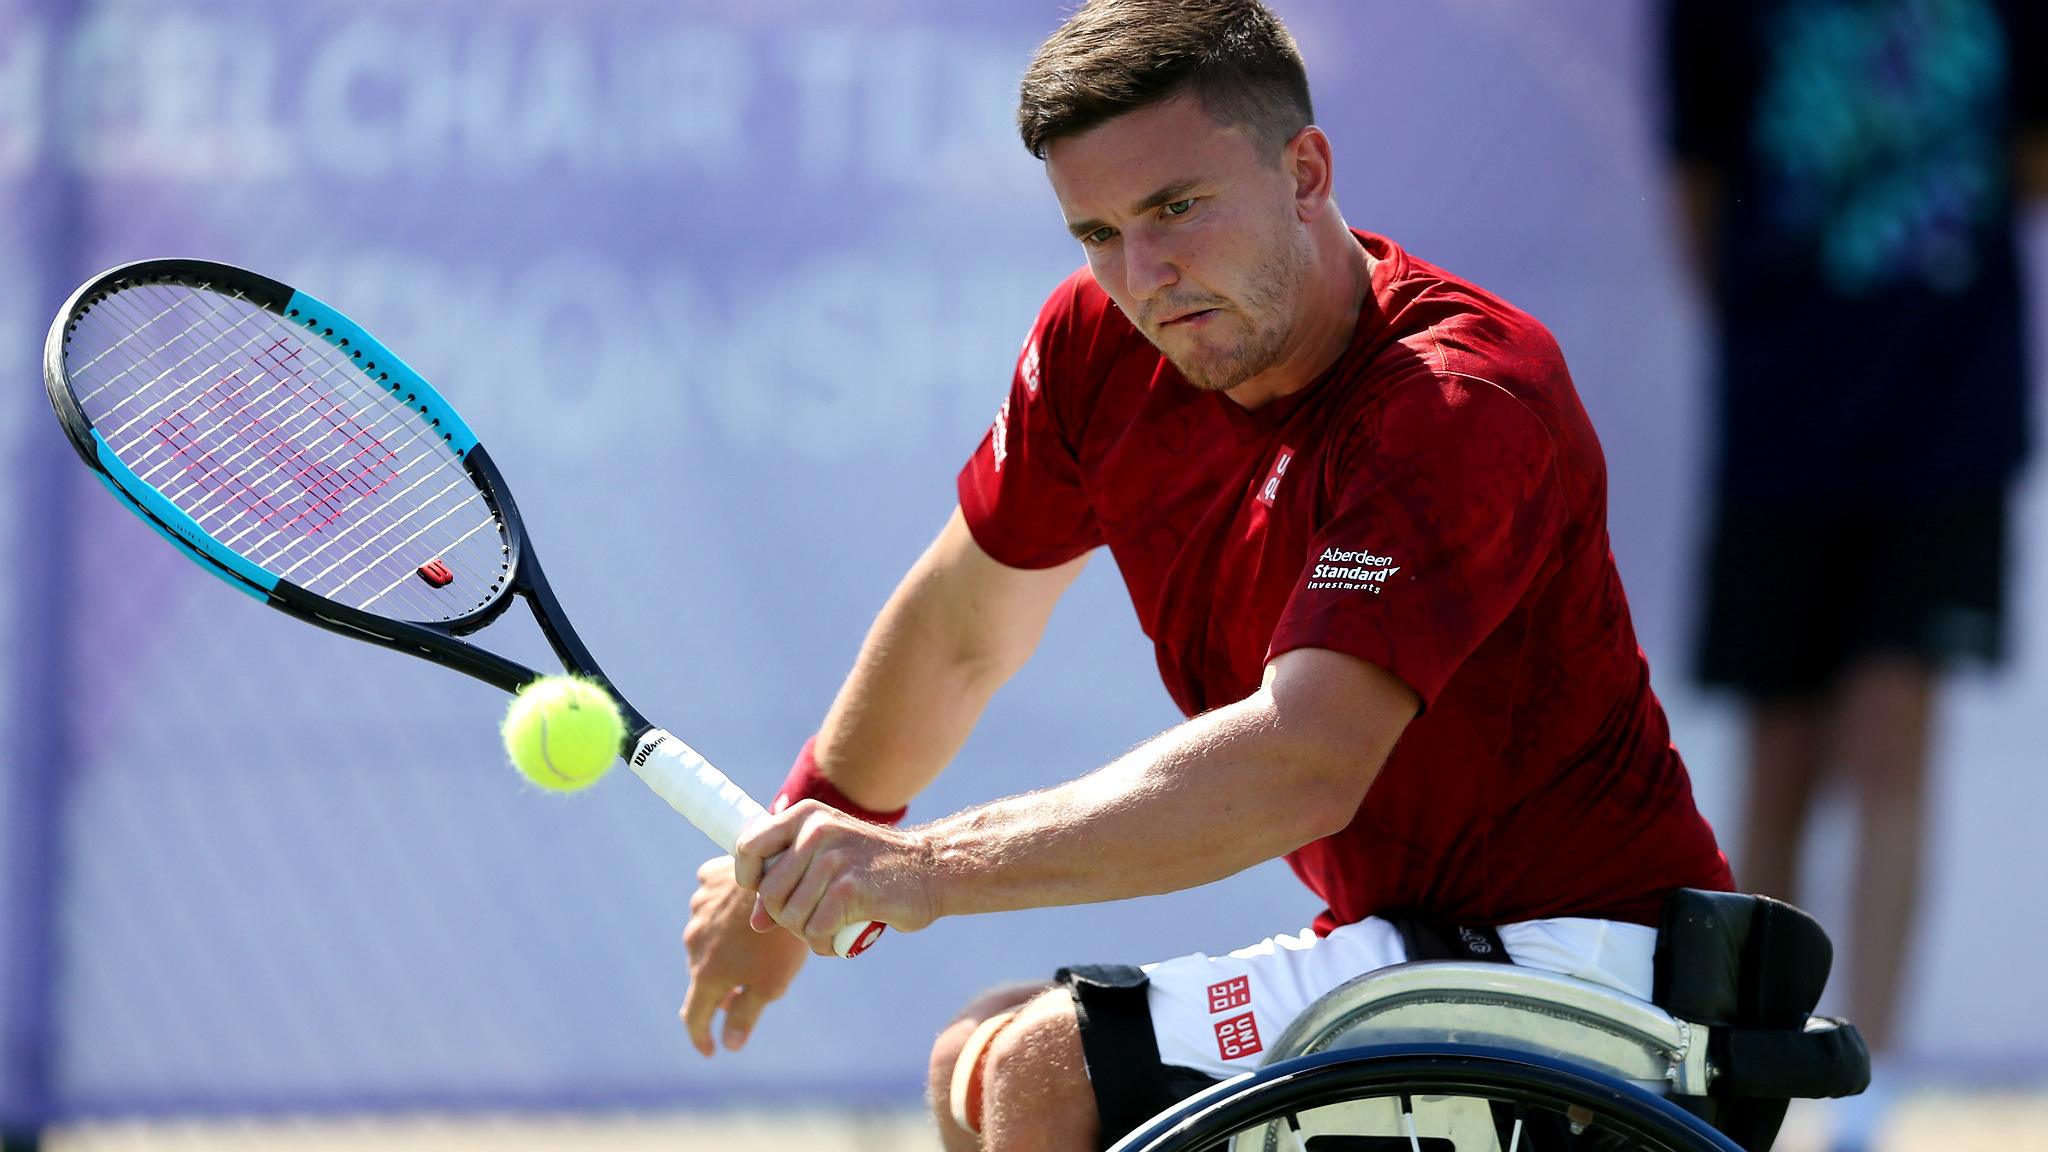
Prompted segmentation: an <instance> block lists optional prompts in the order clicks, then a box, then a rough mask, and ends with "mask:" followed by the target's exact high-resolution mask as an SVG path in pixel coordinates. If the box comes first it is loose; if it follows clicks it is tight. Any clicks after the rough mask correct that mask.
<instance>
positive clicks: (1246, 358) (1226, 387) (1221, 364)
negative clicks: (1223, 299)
mask: <svg viewBox="0 0 2048 1152" xmlns="http://www.w3.org/2000/svg"><path fill="white" fill-rule="evenodd" d="M1266 251H1267V256H1266V258H1265V259H1264V260H1262V261H1260V262H1259V264H1258V266H1257V267H1256V268H1255V269H1254V270H1253V274H1252V277H1251V280H1250V283H1249V284H1248V285H1247V287H1246V288H1245V291H1244V293H1243V295H1242V296H1241V298H1240V299H1238V300H1237V301H1235V302H1230V303H1225V304H1223V307H1225V308H1226V309H1227V310H1228V312H1229V313H1230V314H1231V315H1233V316H1234V317H1235V318H1236V319H1237V320H1238V321H1239V323H1241V324H1242V325H1243V326H1244V327H1245V329H1246V331H1245V334H1244V336H1243V337H1242V338H1241V339H1240V340H1238V342H1237V343H1236V344H1235V345H1232V346H1230V347H1227V348H1222V349H1216V348H1213V347H1210V348H1199V349H1187V350H1184V351H1183V352H1181V353H1178V354H1177V353H1175V352H1174V351H1172V350H1170V349H1168V348H1167V347H1166V346H1165V345H1164V344H1162V343H1161V342H1160V341H1159V339H1158V337H1157V336H1156V335H1153V334H1152V333H1147V336H1148V338H1150V339H1151V341H1152V345H1153V346H1154V347H1156V348H1158V349H1159V351H1160V353H1161V354H1162V355H1164V356H1165V357H1166V359H1167V360H1168V361H1169V362H1170V363H1172V365H1173V366H1174V367H1175V368H1176V369H1179V371H1180V374H1181V376H1182V377H1183V378H1185V379H1186V380H1187V382H1188V383H1190V384H1192V385H1194V386H1195V387H1196V388H1199V389H1201V390H1202V391H1204V392H1228V391H1230V390H1231V389H1232V388H1235V387H1237V386H1238V385H1240V384H1242V383H1244V382H1245V381H1247V380H1250V379H1251V378H1252V377H1254V376H1257V375H1258V374H1259V373H1261V372H1264V371H1266V370H1267V369H1269V368H1271V367H1273V366H1274V365H1275V364H1278V363H1279V362H1280V359H1281V357H1282V356H1284V355H1286V353H1287V346H1288V344H1289V342H1290V341H1291V339H1292V337H1293V336H1294V330H1295V327H1296V325H1297V324H1298V323H1299V321H1300V311H1301V301H1302V298H1303V296H1304V294H1305V293H1304V287H1305V284H1306V282H1307V279H1308V269H1309V251H1308V241H1307V238H1306V237H1304V236H1301V235H1299V234H1293V235H1287V236H1284V237H1276V238H1275V240H1274V243H1272V244H1271V245H1269V246H1268V247H1267V250H1266ZM1190 353H1192V355H1191V354H1190Z"/></svg>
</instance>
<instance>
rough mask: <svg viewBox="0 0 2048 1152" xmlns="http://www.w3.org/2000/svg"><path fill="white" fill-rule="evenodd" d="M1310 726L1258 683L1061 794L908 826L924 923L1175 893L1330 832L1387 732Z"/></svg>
mask: <svg viewBox="0 0 2048 1152" xmlns="http://www.w3.org/2000/svg"><path fill="white" fill-rule="evenodd" d="M1310 716H1311V719H1310V720H1308V721H1294V722H1290V717H1289V715H1288V710H1287V709H1286V708H1285V707H1283V705H1282V704H1281V702H1280V701H1278V700H1276V698H1275V696H1274V694H1273V692H1272V691H1271V685H1270V684H1269V685H1268V687H1267V688H1263V689H1261V690H1260V691H1259V692H1258V693H1255V694H1254V695H1253V696H1251V697H1249V698H1247V699H1245V700H1243V701H1240V702H1238V703H1236V704H1233V705H1230V706H1229V707H1225V708H1220V709H1217V710H1215V711H1213V712H1208V713H1205V714H1203V715H1202V716H1199V717H1196V718H1195V719H1193V720H1190V721H1188V722H1187V723H1185V724H1182V725H1180V726H1179V727H1176V728H1174V729H1172V730H1170V731H1168V732H1166V733H1165V734H1163V735H1161V736H1159V737H1158V738H1156V739H1154V740H1152V741H1150V742H1148V743H1146V744H1145V745H1143V746H1141V747H1139V748H1137V749H1136V750H1134V751H1132V752H1131V753H1129V754H1128V755H1126V756H1124V757H1123V758H1121V759H1119V760H1117V761H1116V762H1114V763H1112V764H1110V765H1108V766H1107V767H1104V768H1102V769H1100V770H1098V771H1095V772H1093V773H1090V774H1089V775H1087V776H1084V777H1082V778H1080V779H1078V780H1075V781H1072V782H1071V783H1068V784H1064V785H1061V786H1060V787H1057V788H1052V789H1049V790H1047V791H1044V792H1037V793H1033V794H1031V795H1027V796H1018V797H1013V798H1010V799H1007V800H1000V801H997V802H995V803H992V804H988V805H984V806H982V807H979V808H973V809H969V810H967V811H965V812H962V813H960V814H958V815H956V816H951V817H948V818H946V819H944V820H940V821H937V822H935V823H933V824H930V825H927V826H925V827H924V828H921V829H918V830H917V831H919V832H921V833H924V834H925V837H926V842H927V843H929V844H930V845H932V847H933V849H934V851H935V854H936V860H935V862H934V877H935V881H936V883H935V886H934V894H933V902H934V912H935V914H937V915H941V916H945V915H963V914H968V913H975V912H996V911H1005V910H1010V909H1017V908H1037V907H1045V906H1049V905H1060V904H1083V903H1090V902H1094V901H1101V900H1117V899H1122V898H1125V897H1131V896H1144V895H1151V894H1154V893H1160V892H1172V891H1178V890H1180V889H1183V888H1192V887H1195V886H1197V885H1200V884H1206V883H1209V882H1210V881H1214V880H1220V879H1222V878H1224V877H1226V876H1229V875H1232V874H1234V873H1236V872H1239V871H1242V870H1243V869H1245V868H1248V867H1250V866H1252V865H1254V864H1257V863H1259V862H1261V861H1264V860H1270V859H1273V858H1274V857H1276V856H1281V855H1284V854H1286V853H1288V852H1291V851H1293V850H1294V849H1296V848H1299V847H1301V846H1302V845H1304V844H1306V843H1308V842H1310V841H1312V840H1315V839H1318V838H1320V837H1323V836H1326V835H1329V834H1330V833H1332V832H1335V831H1337V830H1339V829H1341V828H1342V827H1344V825H1346V824H1347V823H1349V822H1350V820H1351V816H1352V814H1353V812H1354V811H1355V810H1356V809H1357V807H1358V803H1359V801H1360V800H1361V799H1363V797H1364V795H1365V790H1366V788H1367V786H1368V785H1369V784H1370V783H1371V779H1372V775H1373V773H1374V772H1375V771H1376V770H1377V768H1378V766H1379V764H1380V763H1381V761H1382V760H1383V759H1384V758H1385V756H1386V753H1387V752H1388V751H1389V750H1390V749H1391V747H1392V744H1393V734H1395V733H1398V732H1399V730H1400V729H1399V724H1398V723H1394V724H1383V725H1381V726H1380V728H1379V729H1378V733H1384V736H1383V737H1381V736H1380V735H1378V734H1377V733H1374V734H1367V735H1364V736H1362V737H1360V738H1355V739H1332V730H1331V728H1330V726H1329V725H1327V724H1326V723H1323V722H1322V721H1323V719H1324V717H1322V716H1319V715H1315V714H1313V713H1311V714H1310ZM1400 719H1401V720H1405V716H1403V717H1401V718H1400ZM1340 731H1341V730H1340Z"/></svg>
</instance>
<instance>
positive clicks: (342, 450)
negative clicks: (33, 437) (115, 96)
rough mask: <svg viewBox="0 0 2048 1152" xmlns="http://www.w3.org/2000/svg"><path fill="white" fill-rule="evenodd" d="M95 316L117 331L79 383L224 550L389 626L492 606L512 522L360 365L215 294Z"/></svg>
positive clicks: (125, 447) (112, 297)
mask: <svg viewBox="0 0 2048 1152" xmlns="http://www.w3.org/2000/svg"><path fill="white" fill-rule="evenodd" d="M92 309H93V310H96V311H104V313H105V314H106V315H107V317H108V318H109V320H110V321H111V322H113V323H114V324H115V326H116V327H117V329H119V335H118V338H116V339H113V340H111V342H109V343H108V344H107V346H106V347H105V348H101V349H98V350H97V351H95V352H93V354H92V355H91V356H90V357H89V358H87V359H85V360H83V362H82V363H80V364H79V365H78V366H77V367H76V368H74V369H72V371H71V377H72V381H73V389H74V394H77V395H79V397H80V401H81V407H82V408H85V409H86V410H87V414H88V416H89V417H90V418H91V419H92V420H93V421H94V423H95V424H96V425H100V426H102V427H112V428H113V431H112V432H111V433H105V432H103V433H102V435H103V436H105V437H106V439H107V442H108V445H109V447H110V448H111V449H112V450H113V451H114V453H115V455H116V456H118V457H119V458H120V459H121V460H122V461H123V462H124V463H125V464H127V465H128V466H129V467H130V468H131V469H133V470H134V471H135V472H136V473H137V475H138V476H142V477H143V478H144V479H145V480H148V481H149V482H150V483H151V484H152V485H153V486H155V487H156V488H157V489H158V490H159V491H160V492H163V493H164V495H165V497H166V498H167V499H170V500H171V501H172V503H174V504H176V505H177V506H178V507H179V508H180V509H181V510H184V511H185V512H186V513H187V514H189V515H192V516H193V518H194V520H196V521H198V522H199V523H200V524H201V526H202V528H204V529H205V530H206V531H207V532H208V533H209V534H210V535H212V536H213V537H214V538H215V539H216V540H219V541H221V542H222V543H223V545H224V546H226V547H229V548H232V549H233V550H235V551H236V552H238V553H240V554H241V555H243V556H244V557H246V558H248V559H249V560H250V561H251V562H253V563H256V564H258V565H259V566H261V567H263V568H265V569H267V570H270V571H273V572H277V573H278V574H279V575H281V576H285V577H286V578H288V579H292V580H293V581H294V583H297V584H300V585H301V586H303V587H305V588H307V589H308V590H309V591H312V592H314V593H316V594H318V595H321V596H325V597H327V598H329V599H334V600H337V601H339V602H341V603H353V604H354V606H356V607H359V608H363V609H365V610H372V608H373V606H374V610H376V611H378V613H379V614H380V615H387V616H394V615H395V616H402V617H403V618H408V619H423V620H445V619H452V618H454V617H457V616H462V615H466V614H468V613H469V612H471V611H473V610H474V609H476V608H478V607H480V606H481V605H482V604H483V603H487V602H488V601H489V600H490V599H492V598H493V590H494V589H495V588H497V587H498V586H499V585H501V584H502V582H503V580H504V579H505V577H506V575H507V570H508V566H509V561H508V558H507V556H506V541H505V535H504V528H503V525H502V524H501V523H500V521H499V519H498V517H497V515H496V513H495V511H494V510H493V509H492V508H491V507H490V504H489V502H488V501H487V500H486V499H485V498H484V495H483V493H482V492H481V491H480V490H479V489H478V488H477V486H476V484H475V483H474V481H473V479H472V478H471V477H470V475H469V472H468V470H467V468H466V467H465V466H464V465H463V463H462V461H461V459H460V457H458V456H457V455H456V454H455V453H454V451H453V449H452V448H450V447H449V446H448V444H447V442H446V440H445V438H444V437H443V436H442V435H441V434H440V433H439V432H437V431H436V430H435V429H434V428H433V427H432V426H431V425H430V423H429V420H428V419H427V418H426V417H425V416H424V415H423V414H421V413H420V411H419V409H418V408H417V407H414V406H412V405H411V404H409V403H408V402H407V399H406V398H405V397H403V396H400V395H397V394H395V392H394V390H392V389H390V388H389V387H387V386H386V385H384V384H382V383H380V382H379V381H378V380H376V379H373V378H372V377H370V376H369V375H368V374H367V372H366V370H365V368H364V367H363V366H362V365H361V364H359V363H358V362H357V358H356V357H351V356H349V355H348V354H347V353H344V352H342V351H341V350H340V349H336V348H334V347H333V346H332V345H330V344H328V343H327V342H326V341H324V340H321V339H320V338H319V337H318V335H314V334H309V333H307V332H306V331H304V330H303V329H302V328H299V327H295V326H294V325H292V324H291V323H290V322H288V321H287V320H285V319H283V318H281V317H278V316H276V315H275V314H273V313H270V312H268V311H266V310H263V309H262V308H260V307H259V306H257V305H255V304H252V303H250V302H248V301H247V300H246V299H243V298H241V297H240V296H239V295H232V294H226V293H222V292H220V291H216V290H212V289H208V288H205V287H194V286H172V285H158V284H152V285H134V286H128V287H124V288H121V289H117V290H116V291H115V292H113V293H110V294H109V295H107V296H106V297H103V298H101V299H100V300H98V301H96V302H94V304H93V305H92ZM91 319H92V315H91V313H90V312H88V313H86V314H85V315H83V316H81V317H80V318H79V319H78V320H77V321H76V330H75V332H74V337H76V336H77V335H78V334H80V333H82V332H85V331H87V330H88V329H89V327H90V321H91ZM89 343H90V341H89V340H87V341H82V342H80V346H81V347H85V346H86V345H89ZM86 350H88V351H90V350H91V349H90V348H89V347H87V348H86ZM102 374H104V375H105V378H104V379H99V378H98V377H99V376H100V375H102ZM81 382H88V383H90V385H91V387H90V388H81V387H79V384H80V383H81ZM124 384H125V385H126V390H125V391H124V390H122V388H121V387H119V386H122V385H124ZM109 392H112V393H113V395H112V396H111V397H110V398H109V399H108V400H107V402H106V403H105V405H104V406H103V407H102V406H101V404H100V401H101V398H102V397H103V396H105V395H106V394H107V393H109ZM94 408H99V409H100V410H99V411H94V410H93V409H94ZM479 537H482V539H478V538H479ZM428 560H439V561H440V562H441V563H442V564H444V565H446V566H447V567H448V568H449V570H450V571H451V572H452V573H454V574H455V576H456V581H455V582H454V583H452V584H450V585H449V587H448V590H446V591H444V590H442V589H438V588H435V587H433V586H431V585H429V584H428V583H427V582H426V581H425V580H423V579H421V578H420V577H419V575H418V569H419V567H420V566H421V565H422V564H423V563H425V562H426V561H428ZM305 573H310V574H305ZM349 589H355V590H356V592H355V595H354V596H349V597H344V596H343V595H341V593H343V592H345V591H346V590H349ZM387 601H388V603H387Z"/></svg>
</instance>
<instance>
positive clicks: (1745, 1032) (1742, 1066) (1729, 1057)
mask: <svg viewBox="0 0 2048 1152" xmlns="http://www.w3.org/2000/svg"><path fill="white" fill-rule="evenodd" d="M1816 1025H1817V1027H1816ZM1707 1053H1708V1055H1709V1057H1710V1058H1711V1059H1712V1060H1713V1062H1714V1064H1715V1066H1716V1067H1718V1068H1719V1069H1720V1070H1721V1074H1720V1075H1719V1076H1718V1077H1716V1078H1715V1080H1714V1088H1713V1091H1714V1095H1716V1096H1721V1097H1727V1098H1733V1099H1749V1100H1778V1099H1783V1098H1785V1097H1787V1096H1791V1097H1794V1098H1797V1099H1801V1100H1814V1099H1820V1098H1822V1097H1828V1096H1854V1095H1856V1094H1857V1093H1858V1092H1861V1091H1863V1090H1864V1089H1865V1088H1868V1087H1870V1051H1869V1049H1868V1048H1866V1047H1865V1046H1864V1044H1863V1035H1862V1033H1860V1032H1858V1031H1856V1026H1855V1025H1854V1024H1851V1023H1849V1022H1848V1021H1846V1020H1839V1019H1835V1018H1833V1017H1821V1016H1817V1017H1815V1018H1814V1019H1813V1020H1812V1022H1810V1023H1809V1024H1808V1028H1807V1030H1806V1031H1794V1030H1792V1029H1790V1028H1727V1029H1716V1030H1715V1031H1714V1032H1713V1034H1712V1036H1711V1038H1710V1039H1709V1040H1708V1042H1707Z"/></svg>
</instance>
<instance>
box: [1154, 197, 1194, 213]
mask: <svg viewBox="0 0 2048 1152" xmlns="http://www.w3.org/2000/svg"><path fill="white" fill-rule="evenodd" d="M1194 206H1195V202H1194V200H1192V199H1188V200H1175V201H1174V202H1173V203H1171V204H1166V205H1162V206H1161V207H1160V211H1162V212H1164V213H1166V214H1167V215H1168V216H1185V215H1186V214H1187V211H1188V209H1190V208H1193V207H1194Z"/></svg>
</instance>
